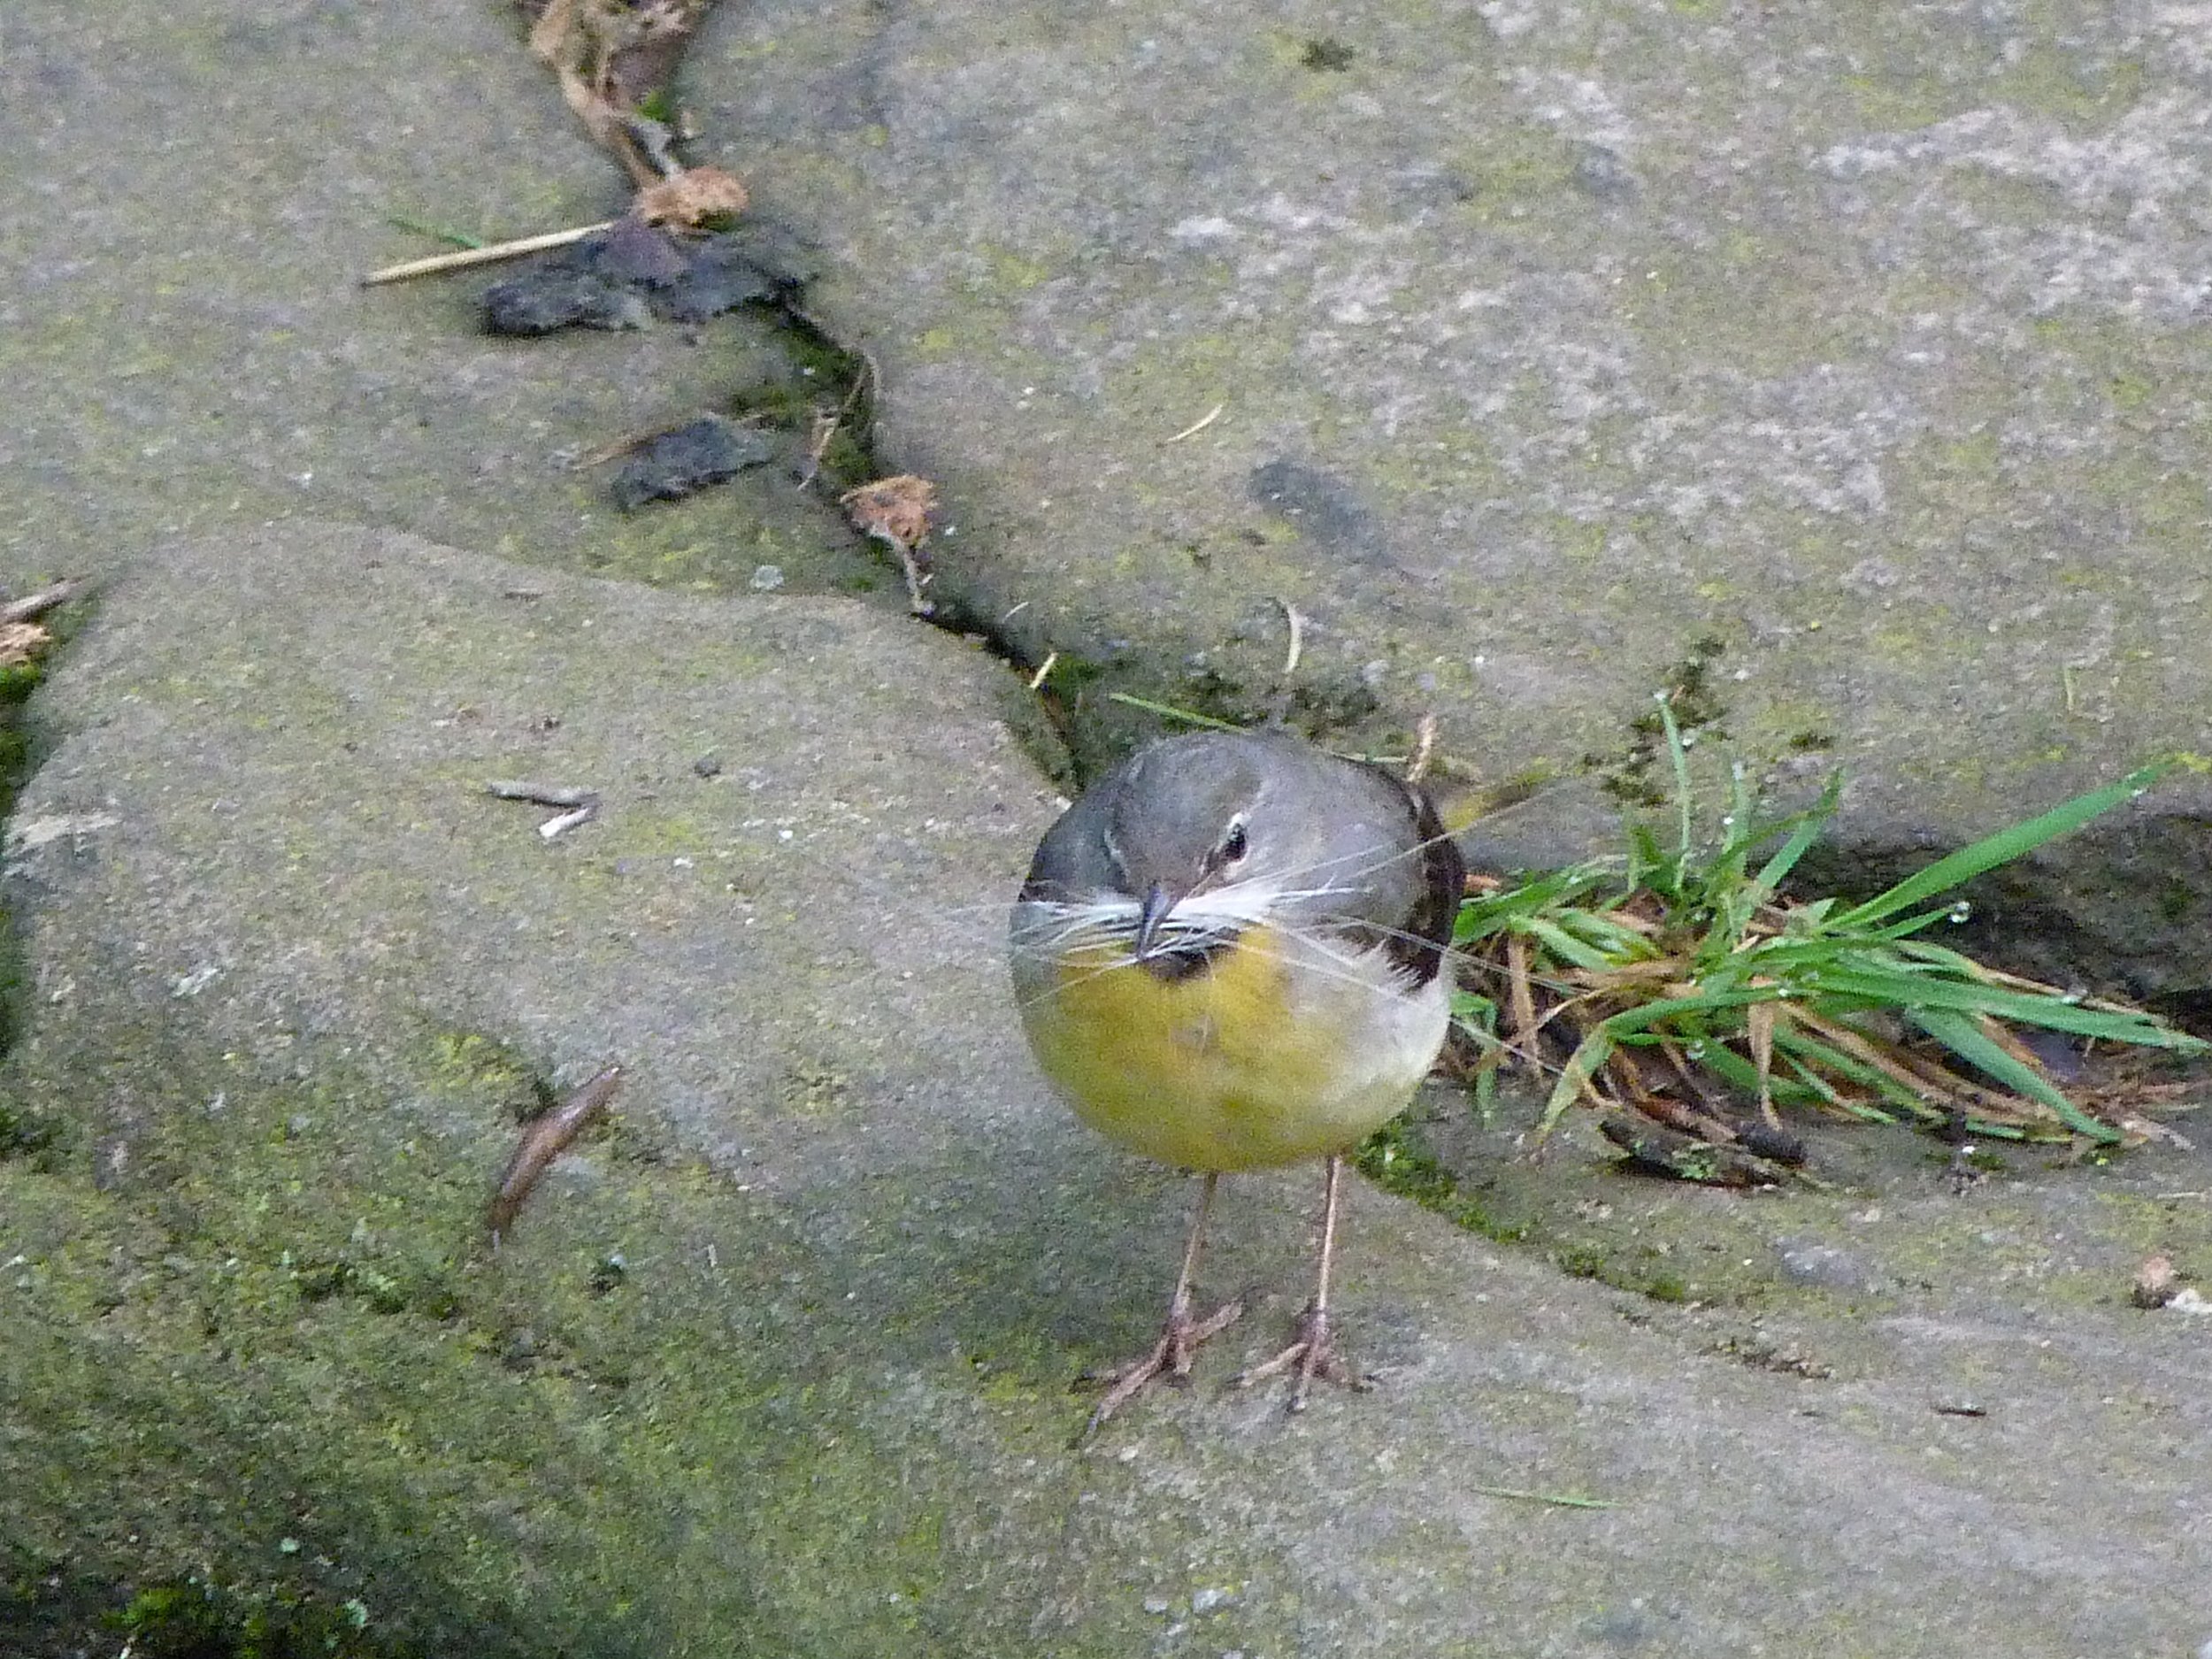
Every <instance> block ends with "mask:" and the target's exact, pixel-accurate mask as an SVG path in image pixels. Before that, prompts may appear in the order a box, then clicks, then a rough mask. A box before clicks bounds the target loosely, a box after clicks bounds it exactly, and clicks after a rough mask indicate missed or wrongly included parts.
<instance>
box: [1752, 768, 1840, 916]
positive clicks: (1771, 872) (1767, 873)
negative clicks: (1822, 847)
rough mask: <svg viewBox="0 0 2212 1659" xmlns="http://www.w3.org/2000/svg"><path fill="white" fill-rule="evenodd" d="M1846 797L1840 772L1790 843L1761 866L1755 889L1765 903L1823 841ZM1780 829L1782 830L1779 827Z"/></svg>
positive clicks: (1799, 818)
mask: <svg viewBox="0 0 2212 1659" xmlns="http://www.w3.org/2000/svg"><path fill="white" fill-rule="evenodd" d="M1842 796H1843V774H1842V773H1841V772H1830V773H1829V774H1828V787H1826V788H1824V789H1823V790H1822V791H1821V792H1820V799H1819V800H1817V801H1816V802H1815V803H1813V804H1812V805H1811V806H1809V807H1808V808H1806V809H1805V810H1804V811H1802V812H1801V813H1799V814H1798V815H1797V819H1796V826H1795V827H1794V828H1793V829H1792V830H1791V831H1790V838H1789V840H1787V841H1784V842H1783V843H1782V845H1781V847H1780V848H1779V849H1777V851H1776V852H1775V855H1774V856H1773V857H1771V858H1770V859H1768V860H1767V861H1766V863H1765V864H1763V865H1761V866H1760V869H1759V873H1758V874H1757V875H1756V876H1755V877H1754V878H1753V879H1752V885H1753V886H1754V887H1756V888H1757V889H1758V892H1759V896H1760V898H1761V900H1762V901H1763V900H1764V899H1765V898H1766V897H1767V896H1768V895H1770V894H1772V893H1773V891H1774V890H1775V888H1777V887H1780V886H1781V885H1782V882H1783V880H1784V879H1786V877H1787V876H1788V875H1789V873H1790V872H1791V871H1793V870H1794V869H1795V868H1796V867H1797V861H1798V860H1799V859H1801V858H1802V857H1803V856H1805V855H1806V853H1807V852H1808V851H1809V850H1810V849H1811V847H1812V844H1813V843H1814V842H1815V841H1818V840H1819V839H1820V833H1821V831H1823V830H1824V829H1826V828H1827V827H1828V820H1829V819H1831V818H1833V817H1835V815H1836V803H1837V802H1838V801H1839V800H1840V799H1842ZM1783 822H1784V823H1788V822H1789V820H1788V819H1784V820H1783ZM1776 827H1777V828H1779V827H1781V826H1779V825H1778V826H1776Z"/></svg>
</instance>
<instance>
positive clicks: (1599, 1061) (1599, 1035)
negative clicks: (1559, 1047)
mask: <svg viewBox="0 0 2212 1659" xmlns="http://www.w3.org/2000/svg"><path fill="white" fill-rule="evenodd" d="M1612 1057H1613V1039H1612V1038H1611V1037H1610V1036H1609V1034H1608V1033H1607V1032H1606V1029H1605V1027H1604V1026H1602V1025H1600V1026H1598V1027H1597V1029H1595V1030H1594V1031H1593V1032H1592V1033H1590V1034H1589V1035H1588V1036H1586V1037H1585V1038H1584V1039H1583V1040H1582V1044H1581V1046H1580V1047H1579V1048H1577V1049H1576V1050H1575V1051H1574V1052H1573V1053H1572V1054H1571V1055H1569V1056H1567V1064H1564V1065H1563V1066H1561V1067H1560V1068H1559V1081H1558V1082H1557V1083H1555V1084H1554V1085H1553V1086H1552V1091H1551V1098H1550V1099H1549V1100H1548V1101H1546V1102H1544V1115H1543V1117H1542V1118H1540V1119H1539V1120H1538V1122H1537V1125H1536V1144H1537V1145H1538V1146H1541V1145H1543V1144H1544V1142H1545V1141H1548V1140H1550V1139H1551V1132H1552V1131H1553V1130H1555V1129H1556V1128H1557V1127H1558V1126H1559V1120H1560V1119H1561V1118H1564V1117H1565V1116H1566V1115H1567V1109H1568V1108H1569V1107H1570V1106H1571V1105H1573V1104H1574V1103H1575V1102H1576V1101H1578V1100H1579V1099H1580V1098H1581V1096H1582V1091H1583V1089H1584V1088H1585V1087H1586V1086H1587V1085H1588V1083H1589V1081H1590V1079H1592V1078H1594V1077H1595V1076H1596V1075H1597V1070H1598V1068H1599V1067H1600V1066H1601V1065H1603V1064H1605V1063H1606V1062H1607V1061H1608V1060H1609V1059H1611V1058H1612Z"/></svg>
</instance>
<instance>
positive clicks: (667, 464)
mask: <svg viewBox="0 0 2212 1659" xmlns="http://www.w3.org/2000/svg"><path fill="white" fill-rule="evenodd" d="M771 449H772V446H771V445H770V443H769V442H768V440H767V439H766V438H764V437H763V436H762V435H761V434H759V433H757V432H755V431H753V430H752V429H751V428H749V427H746V426H737V425H734V424H733V423H732V422H730V421H727V420H725V419H722V418H721V417H720V416H718V415H707V416H703V417H702V418H701V419H697V420H695V421H693V422H692V423H691V424H690V425H689V426H679V427H677V428H676V430H675V431H673V432H664V433H662V434H660V436H658V437H657V438H653V439H649V440H648V441H647V442H644V443H642V444H640V445H639V446H638V447H637V449H634V450H633V451H632V452H631V455H630V457H629V459H628V460H626V461H625V462H624V463H623V464H622V470H621V471H620V472H617V473H616V474H615V478H614V482H613V484H611V486H610V487H609V494H611V495H613V497H614V501H615V505H616V506H618V507H619V508H621V509H622V510H623V511H625V512H631V511H635V510H636V509H637V508H639V507H641V506H643V505H644V504H645V503H647V502H649V501H680V500H682V499H683V498H684V497H685V496H686V495H691V494H693V493H694V492H695V491H697V490H702V489H704V488H707V487H708V486H709V485H710V484H719V483H722V482H724V481H725V480H728V479H732V478H734V477H735V476H736V475H737V474H738V473H739V472H742V471H743V470H744V469H745V468H747V467H749V466H758V465H761V464H762V463H763V462H764V461H765V460H767V459H768V457H769V455H770V453H771Z"/></svg>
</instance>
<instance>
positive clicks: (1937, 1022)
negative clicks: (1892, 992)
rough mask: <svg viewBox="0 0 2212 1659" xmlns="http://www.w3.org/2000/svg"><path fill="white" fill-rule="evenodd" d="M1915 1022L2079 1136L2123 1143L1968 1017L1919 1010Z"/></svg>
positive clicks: (1947, 1012)
mask: <svg viewBox="0 0 2212 1659" xmlns="http://www.w3.org/2000/svg"><path fill="white" fill-rule="evenodd" d="M1912 1022H1913V1024H1914V1025H1917V1026H1919V1027H1920V1029H1921V1030H1923V1031H1924V1032H1926V1033H1928V1035H1930V1036H1931V1037H1933V1038H1934V1039H1935V1040H1936V1041H1938V1042H1939V1043H1941V1044H1942V1045H1943V1046H1944V1047H1945V1048H1948V1049H1949V1050H1950V1051H1951V1052H1952V1053H1953V1054H1955V1055H1956V1056H1958V1057H1959V1058H1960V1059H1962V1060H1964V1061H1966V1062H1967V1063H1968V1064H1970V1065H1973V1066H1976V1067H1978V1068H1979V1069H1980V1070H1982V1071H1986V1072H1987V1073H1988V1074H1989V1075H1990V1076H1991V1077H1993V1078H1995V1079H1997V1080H1998V1081H1999V1082H2000V1083H2001V1084H2003V1085H2004V1086H2005V1087H2007V1088H2008V1089H2010V1090H2011V1091H2012V1092H2013V1093H2014V1094H2020V1095H2024V1096H2025V1097H2026V1098H2028V1099H2029V1100H2032V1101H2039V1102H2041V1103H2042V1104H2044V1105H2046V1106H2048V1107H2049V1108H2050V1109H2051V1110H2053V1111H2055V1112H2056V1113H2057V1114H2058V1115H2059V1117H2060V1118H2062V1119H2064V1120H2065V1124H2066V1126H2067V1127H2068V1128H2070V1129H2071V1130H2072V1131H2073V1132H2074V1133H2076V1134H2079V1135H2086V1136H2088V1137H2089V1139H2091V1140H2093V1141H2103V1142H2106V1143H2107V1144H2109V1143H2110V1142H2112V1141H2117V1140H2119V1139H2120V1132H2119V1131H2118V1130H2116V1129H2115V1128H2113V1127H2112V1126H2111V1125H2109V1124H2101V1123H2099V1122H2098V1121H2097V1120H2096V1119H2095V1118H2092V1117H2090V1116H2089V1114H2088V1113H2086V1112H2085V1111H2083V1110H2081V1108H2080V1107H2078V1106H2077V1105H2075V1104H2074V1102H2071V1101H2070V1100H2068V1099H2067V1098H2066V1096H2065V1095H2064V1094H2061V1093H2060V1092H2059V1090H2058V1089H2057V1087H2055V1086H2054V1085H2053V1084H2052V1082H2051V1080H2050V1079H2048V1078H2047V1077H2045V1076H2044V1075H2043V1074H2042V1073H2041V1072H2040V1071H2037V1070H2035V1068H2034V1067H2032V1066H2029V1065H2024V1064H2022V1063H2021V1062H2020V1061H2019V1060H2017V1059H2016V1058H2015V1057H2014V1056H2013V1055H2012V1053H2011V1051H2010V1050H2008V1049H2007V1048H2005V1047H2004V1045H2003V1044H2001V1043H2000V1042H1998V1041H1996V1040H1995V1039H1994V1038H1993V1037H1991V1036H1990V1034H1989V1033H1987V1032H1985V1031H1984V1030H1983V1029H1982V1028H1981V1027H1980V1026H1979V1025H1977V1024H1975V1023H1974V1021H1973V1020H1971V1019H1970V1018H1967V1017H1966V1016H1965V1015H1963V1014H1958V1013H1953V1012H1951V1011H1950V1010H1946V1009H1932V1008H1931V1009H1916V1010H1914V1011H1913V1014H1912Z"/></svg>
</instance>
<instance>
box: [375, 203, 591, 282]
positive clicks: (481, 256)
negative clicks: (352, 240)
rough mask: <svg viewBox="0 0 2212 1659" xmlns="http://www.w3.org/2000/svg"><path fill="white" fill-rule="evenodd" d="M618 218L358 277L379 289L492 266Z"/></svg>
mask: <svg viewBox="0 0 2212 1659" xmlns="http://www.w3.org/2000/svg"><path fill="white" fill-rule="evenodd" d="M619 223H621V221H620V220H619V219H602V220H601V221H600V222H599V223H598V224H596V225H578V226H575V227H572V228H571V229H568V230H549V231H547V232H546V233H545V234H542V235H539V236H523V237H519V238H518V239H517V240H515V241H513V242H492V243H489V244H488V245H487V246H485V247H482V248H457V249H456V250H454V251H453V252H451V253H434V254H432V255H431V256H430V257H428V258H426V259H410V260H407V261H405V262H404V263H403V264H401V265H386V266H385V267H384V268H383V269H382V270H381V271H372V272H370V273H368V275H366V276H365V277H363V278H362V279H361V286H362V287H363V288H380V287H382V286H383V285H384V284H385V283H387V282H404V281H406V280H409V279H410V278H411V277H419V276H435V275H437V274H438V273H441V272H443V271H462V270H465V269H467V268H468V267H469V266H471V265H495V264H497V263H498V262H499V261H500V260H503V259H518V258H520V257H522V256H523V255H524V254H526V253H542V252H543V251H544V250H546V249H548V248H565V247H567V246H568V245H569V244H570V243H571V242H581V241H583V240H584V238H585V237H587V236H596V235H597V234H599V233H600V232H601V231H603V230H612V229H613V228H614V227H616V226H617V225H618V224H619Z"/></svg>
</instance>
